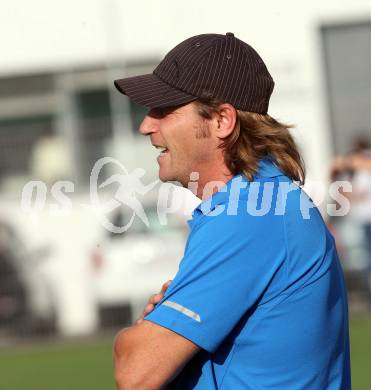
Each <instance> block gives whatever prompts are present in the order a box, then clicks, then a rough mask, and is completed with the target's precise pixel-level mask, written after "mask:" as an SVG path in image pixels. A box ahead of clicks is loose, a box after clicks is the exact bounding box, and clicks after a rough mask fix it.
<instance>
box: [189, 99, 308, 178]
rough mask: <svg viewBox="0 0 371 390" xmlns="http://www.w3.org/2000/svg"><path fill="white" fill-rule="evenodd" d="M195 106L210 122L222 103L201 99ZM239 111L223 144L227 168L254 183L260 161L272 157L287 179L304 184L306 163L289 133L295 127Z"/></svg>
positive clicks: (266, 115)
mask: <svg viewBox="0 0 371 390" xmlns="http://www.w3.org/2000/svg"><path fill="white" fill-rule="evenodd" d="M195 104H196V108H197V110H198V113H199V115H200V116H201V117H202V118H204V119H211V117H212V115H213V113H217V112H218V108H219V106H220V104H222V102H220V101H217V100H215V99H198V100H196V101H195ZM236 111H237V121H236V126H235V128H234V130H233V131H232V133H231V134H230V135H229V136H228V137H226V138H224V139H223V141H222V143H221V145H220V148H222V149H223V150H224V158H225V163H226V165H227V167H228V169H229V170H230V171H231V172H232V173H233V174H238V173H242V174H244V175H245V176H246V177H247V178H248V179H249V180H250V181H251V180H253V176H254V175H255V174H256V173H257V170H258V164H259V160H261V159H262V158H264V157H270V158H271V159H272V160H273V161H274V163H275V164H276V165H277V167H278V168H280V169H281V170H282V172H284V173H285V174H286V175H287V176H288V177H290V178H291V179H292V180H294V181H296V182H299V184H301V185H302V184H304V181H305V167H304V161H303V159H302V157H301V155H300V153H299V150H298V147H297V145H296V143H295V141H294V139H293V137H292V135H291V134H290V131H289V129H290V128H292V126H290V125H285V124H283V123H280V122H278V121H277V120H276V119H274V118H272V117H271V116H269V115H268V114H257V113H253V112H247V111H240V110H236Z"/></svg>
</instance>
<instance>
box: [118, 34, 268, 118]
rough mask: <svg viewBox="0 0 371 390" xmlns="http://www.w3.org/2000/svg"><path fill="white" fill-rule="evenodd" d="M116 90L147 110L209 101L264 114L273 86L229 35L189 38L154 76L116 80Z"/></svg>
mask: <svg viewBox="0 0 371 390" xmlns="http://www.w3.org/2000/svg"><path fill="white" fill-rule="evenodd" d="M115 86H116V87H117V89H118V90H119V91H120V92H122V93H123V94H125V95H127V96H128V97H129V98H130V99H132V100H133V101H134V102H136V103H138V104H141V105H144V106H146V107H149V108H155V107H158V108H160V107H167V106H175V105H178V104H183V103H187V102H190V101H193V100H196V99H197V98H203V97H213V98H215V99H218V100H220V101H223V102H228V103H231V104H232V105H233V106H234V107H235V108H237V109H240V110H243V111H251V112H257V113H262V114H265V113H266V112H267V111H268V105H269V98H270V96H271V94H272V91H273V88H274V81H273V79H272V77H271V75H270V74H269V72H268V70H267V67H266V66H265V64H264V62H263V60H262V59H261V58H260V56H259V54H258V53H257V52H256V51H255V50H254V49H253V48H252V47H251V46H250V45H248V44H247V43H245V42H243V41H241V40H240V39H238V38H236V37H235V36H234V35H233V34H232V33H227V34H226V35H221V34H202V35H196V36H194V37H191V38H188V39H186V40H185V41H183V42H181V43H180V44H178V45H177V46H175V47H174V48H173V49H172V50H171V51H170V52H169V53H168V54H167V55H166V56H165V58H164V59H163V60H162V61H161V62H160V64H159V65H158V66H157V67H156V69H155V70H154V71H153V73H152V74H147V75H142V76H135V77H129V78H124V79H119V80H115Z"/></svg>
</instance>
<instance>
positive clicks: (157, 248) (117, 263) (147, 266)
mask: <svg viewBox="0 0 371 390" xmlns="http://www.w3.org/2000/svg"><path fill="white" fill-rule="evenodd" d="M145 212H146V215H147V217H148V220H149V227H147V226H146V225H145V224H144V223H143V222H142V221H141V220H140V219H139V218H138V217H136V218H135V219H134V223H133V225H132V226H131V227H130V228H129V229H128V230H127V231H126V232H125V233H122V234H115V233H110V232H108V231H104V237H103V239H102V241H101V243H99V245H97V247H96V248H95V249H94V250H93V252H92V255H91V265H92V270H93V291H94V295H95V299H96V303H97V308H98V310H99V317H100V321H101V326H115V325H117V326H118V325H120V326H124V325H127V324H129V323H130V322H132V321H133V320H135V319H136V318H137V317H138V316H139V314H140V313H141V311H142V310H143V308H144V306H145V304H146V302H147V300H148V298H149V296H150V295H152V294H154V293H157V292H159V291H160V289H161V286H162V284H163V283H164V282H165V281H167V280H168V279H172V278H173V277H174V275H175V274H176V272H177V269H178V265H179V261H180V260H181V258H182V256H183V252H184V246H185V242H186V235H187V233H186V229H185V228H184V226H183V227H182V226H180V225H179V224H178V225H176V224H172V225H161V224H160V223H159V220H158V217H157V210H156V208H155V207H152V208H146V209H145ZM122 218H123V214H122V211H121V212H120V213H119V214H118V215H117V219H122Z"/></svg>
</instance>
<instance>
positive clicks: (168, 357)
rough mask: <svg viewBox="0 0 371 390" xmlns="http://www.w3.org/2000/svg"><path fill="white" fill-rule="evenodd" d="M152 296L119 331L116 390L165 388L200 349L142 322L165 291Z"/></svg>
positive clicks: (149, 323)
mask: <svg viewBox="0 0 371 390" xmlns="http://www.w3.org/2000/svg"><path fill="white" fill-rule="evenodd" d="M168 285H169V283H165V284H164V286H163V287H162V290H161V292H160V293H159V294H156V295H154V296H152V297H151V298H150V300H149V303H148V305H147V307H146V309H145V310H144V313H143V316H142V317H141V318H140V319H139V320H138V321H137V322H136V323H135V325H133V326H131V327H129V328H127V329H124V330H122V331H121V332H120V333H119V334H118V335H117V337H116V339H115V343H114V366H115V379H116V384H117V387H118V389H119V390H136V389H140V390H144V389H145V390H152V389H153V390H155V389H162V388H166V385H168V384H169V383H170V382H171V381H172V380H173V379H174V378H175V377H176V376H177V375H178V374H179V372H180V371H181V370H182V368H183V367H184V365H185V364H186V363H187V362H188V361H189V360H190V359H191V358H192V357H193V356H194V355H195V354H196V353H197V352H198V351H199V350H200V347H198V346H197V345H196V344H194V343H193V342H191V341H190V340H188V339H186V338H184V337H182V336H180V335H179V334H177V333H175V332H173V331H171V330H169V329H167V328H164V327H162V326H159V325H157V324H154V323H152V322H150V321H146V320H143V317H144V315H146V314H147V313H149V312H150V311H152V310H153V308H154V305H155V304H156V303H157V302H159V301H160V300H161V298H162V296H163V294H164V292H165V291H166V288H167V286H168Z"/></svg>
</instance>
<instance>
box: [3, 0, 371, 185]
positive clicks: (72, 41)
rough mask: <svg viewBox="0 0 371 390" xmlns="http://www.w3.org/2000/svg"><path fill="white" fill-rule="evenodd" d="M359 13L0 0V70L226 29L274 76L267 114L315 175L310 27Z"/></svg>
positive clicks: (147, 1)
mask: <svg viewBox="0 0 371 390" xmlns="http://www.w3.org/2000/svg"><path fill="white" fill-rule="evenodd" d="M367 15H369V16H370V18H371V2H370V1H367V0H342V1H336V0H327V1H326V2H323V1H320V0H314V1H312V2H298V1H294V0H281V1H279V2H277V1H268V0H262V1H260V2H256V1H251V0H248V1H246V0H245V1H243V0H240V1H237V0H234V1H233V0H232V1H229V2H222V1H215V0H214V1H213V0H203V1H202V2H200V1H197V0H190V1H187V2H174V1H170V0H161V1H151V0H137V1H132V2H128V1H120V0H79V1H74V0H66V1H64V2H59V1H58V2H57V1H50V0H49V1H48V0H33V1H32V2H29V1H26V0H23V1H20V0H18V1H17V0H3V1H2V7H1V13H0V39H1V48H2V55H1V59H2V60H1V62H0V74H14V73H23V72H30V71H32V70H35V71H40V70H42V69H50V68H52V69H53V68H64V67H69V66H74V65H76V64H85V63H86V64H89V63H91V62H103V63H104V62H109V61H110V60H111V59H112V58H120V59H137V58H138V57H151V56H158V55H163V54H165V53H166V52H167V51H168V50H169V49H171V48H172V47H173V46H174V45H175V44H177V43H179V42H180V41H181V40H183V39H185V38H187V37H189V36H191V35H195V34H199V33H206V32H217V33H225V32H227V31H232V32H234V33H235V35H236V36H237V37H239V38H241V39H243V40H245V41H247V42H248V43H250V44H252V45H253V46H254V47H255V48H256V49H257V50H258V52H259V53H260V54H261V56H262V57H263V59H264V60H265V61H266V63H267V65H268V68H269V69H270V70H271V73H272V75H273V78H274V79H275V81H276V87H275V91H274V93H273V96H272V102H271V108H270V113H271V114H272V115H273V116H276V117H277V118H279V119H281V120H283V121H286V122H289V123H293V124H295V125H296V126H297V129H296V130H294V134H295V135H296V136H297V138H298V140H299V142H300V144H301V145H302V148H303V151H304V157H305V159H306V162H307V167H308V174H309V176H308V177H309V179H312V180H321V181H324V180H325V179H326V166H327V163H328V160H329V158H330V150H331V149H330V139H329V131H328V123H327V119H326V111H325V107H326V106H325V100H324V83H323V71H322V63H321V50H320V40H319V32H318V26H319V25H320V23H322V22H329V21H336V20H349V19H357V18H358V17H359V18H362V19H364V18H365V17H367Z"/></svg>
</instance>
